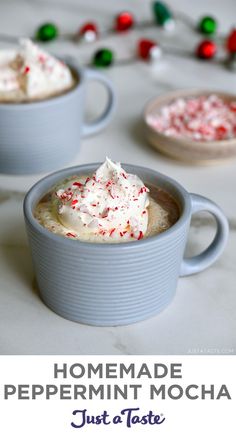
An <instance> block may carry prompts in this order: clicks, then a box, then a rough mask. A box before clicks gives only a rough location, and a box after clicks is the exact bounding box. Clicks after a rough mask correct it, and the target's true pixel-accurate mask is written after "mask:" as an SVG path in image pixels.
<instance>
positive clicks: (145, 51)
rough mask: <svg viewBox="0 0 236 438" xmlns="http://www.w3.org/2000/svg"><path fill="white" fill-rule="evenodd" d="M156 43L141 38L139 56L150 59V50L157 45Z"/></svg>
mask: <svg viewBox="0 0 236 438" xmlns="http://www.w3.org/2000/svg"><path fill="white" fill-rule="evenodd" d="M156 45H157V44H156V43H155V42H154V41H151V40H145V39H141V40H139V41H138V56H139V57H140V58H142V59H149V57H150V51H151V49H152V48H153V47H156Z"/></svg>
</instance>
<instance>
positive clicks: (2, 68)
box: [0, 39, 75, 101]
mask: <svg viewBox="0 0 236 438" xmlns="http://www.w3.org/2000/svg"><path fill="white" fill-rule="evenodd" d="M74 82H75V81H74V78H73V76H72V73H71V71H70V69H69V68H68V67H67V66H66V65H65V64H64V63H63V62H61V61H60V60H58V59H56V58H54V57H53V56H51V55H49V54H48V53H46V52H44V51H43V50H41V49H40V48H39V47H38V46H37V45H35V44H33V43H32V41H31V40H29V39H21V40H20V47H19V49H18V50H17V51H13V50H8V51H7V50H1V51H0V93H1V97H3V98H4V93H5V94H6V97H7V96H8V94H9V93H11V94H12V99H14V96H15V99H16V101H17V100H19V99H25V100H30V99H38V98H46V97H49V96H52V95H55V94H58V93H60V92H63V91H64V90H67V89H69V88H71V87H72V86H73V85H74ZM10 97H11V96H9V98H10Z"/></svg>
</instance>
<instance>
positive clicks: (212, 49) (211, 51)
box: [196, 40, 217, 59]
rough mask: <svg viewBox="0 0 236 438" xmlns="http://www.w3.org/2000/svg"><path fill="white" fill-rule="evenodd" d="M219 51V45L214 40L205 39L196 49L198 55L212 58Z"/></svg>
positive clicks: (203, 57)
mask: <svg viewBox="0 0 236 438" xmlns="http://www.w3.org/2000/svg"><path fill="white" fill-rule="evenodd" d="M216 52H217V45H216V44H215V43H214V41H211V40H204V41H202V42H201V43H200V44H199V46H198V47H197V50H196V55H197V56H198V58H201V59H212V58H214V56H215V54H216Z"/></svg>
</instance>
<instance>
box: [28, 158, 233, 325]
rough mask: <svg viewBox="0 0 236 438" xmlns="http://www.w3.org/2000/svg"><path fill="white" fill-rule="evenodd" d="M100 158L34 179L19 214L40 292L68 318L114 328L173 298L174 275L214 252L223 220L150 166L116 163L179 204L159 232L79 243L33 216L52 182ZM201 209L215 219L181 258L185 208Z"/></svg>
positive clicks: (224, 229)
mask: <svg viewBox="0 0 236 438" xmlns="http://www.w3.org/2000/svg"><path fill="white" fill-rule="evenodd" d="M99 165H100V163H97V164H89V165H83V166H78V167H73V168H69V169H64V170H60V171H58V172H56V173H53V174H51V175H49V176H47V177H46V178H44V179H42V180H41V181H39V182H37V183H36V184H35V185H34V186H33V187H32V188H31V190H30V191H29V192H28V194H27V195H26V197H25V201H24V215H25V222H26V228H27V233H28V238H29V243H30V247H31V251H32V257H33V264H34V269H35V273H36V278H37V283H38V287H39V290H40V295H41V297H42V299H43V301H44V302H45V303H46V304H47V306H48V307H50V308H51V309H52V310H54V311H55V312H56V313H58V314H59V315H62V316H63V317H65V318H68V319H70V320H73V321H77V322H81V323H86V324H92V325H99V326H114V325H123V324H130V323H134V322H136V321H139V320H142V319H145V318H148V317H150V316H153V315H156V314H157V313H158V312H160V311H161V310H163V309H164V308H165V307H166V306H167V305H168V304H169V303H170V302H171V300H172V299H173V297H174V295H175V291H176V287H177V281H178V278H179V276H185V275H191V274H195V273H197V272H200V271H202V270H203V269H206V268H208V267H209V266H210V265H212V263H214V262H215V261H216V260H217V258H218V257H219V256H220V254H221V253H222V251H223V249H224V247H225V244H226V241H227V237H228V222H227V219H226V217H225V216H224V214H223V212H222V211H221V209H220V208H219V207H218V206H217V205H216V204H215V203H214V202H212V201H210V200H209V199H207V198H204V197H202V196H200V195H196V194H189V193H188V192H187V191H186V190H185V189H184V188H183V187H182V186H181V185H180V184H179V183H177V182H176V181H174V180H173V179H171V178H169V177H167V176H165V175H162V174H160V173H158V172H156V171H154V170H151V169H147V168H144V167H139V166H133V165H125V164H124V165H123V166H124V168H125V170H126V171H127V172H129V173H134V174H137V175H138V176H139V177H140V178H141V179H142V180H143V181H144V183H145V184H146V185H149V184H151V185H156V186H158V187H161V188H163V189H164V190H166V191H168V192H169V193H170V194H171V195H172V196H173V197H174V198H175V199H176V201H177V202H178V204H179V206H180V211H181V213H180V217H179V219H178V221H177V222H176V223H175V224H174V225H173V226H172V227H170V228H169V229H168V230H166V231H164V232H163V233H161V234H159V235H156V236H152V237H148V238H146V239H142V240H139V241H132V242H128V243H118V244H98V243H89V242H80V241H78V240H70V239H68V238H65V237H62V236H59V235H56V234H53V233H52V232H50V231H48V230H47V229H45V228H43V227H42V226H41V225H40V224H39V223H38V221H37V220H36V219H35V218H34V214H33V212H34V208H35V206H36V205H37V203H38V202H39V200H40V199H41V198H42V197H43V195H44V194H45V193H47V192H48V191H49V190H50V189H51V188H52V187H53V186H54V185H55V184H56V183H57V182H58V181H60V180H63V179H64V178H66V177H68V176H70V175H76V174H78V175H79V174H82V175H88V174H91V173H93V172H94V171H95V170H96V169H97V168H98V166H99ZM201 210H206V211H208V212H209V213H211V214H212V215H213V216H214V217H215V219H216V235H215V238H214V239H213V242H212V243H211V244H210V245H209V247H208V248H207V249H206V250H205V251H203V253H201V254H199V255H198V256H196V257H193V258H187V259H186V258H184V250H185V246H186V241H187V237H188V231H189V226H190V220H191V216H192V214H193V213H195V212H198V211H201Z"/></svg>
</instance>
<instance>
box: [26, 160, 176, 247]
mask: <svg viewBox="0 0 236 438" xmlns="http://www.w3.org/2000/svg"><path fill="white" fill-rule="evenodd" d="M34 214H35V218H36V219H37V220H38V222H39V223H40V224H41V225H42V226H43V227H45V228H47V229H48V230H49V231H51V232H53V233H56V234H59V235H61V236H64V237H67V238H70V239H75V240H81V241H87V242H93V243H123V242H130V241H134V240H140V239H143V238H147V237H151V236H154V235H156V234H159V233H161V232H163V231H165V230H167V229H168V228H170V227H171V226H172V225H173V224H174V223H175V222H177V220H178V218H179V215H180V209H179V206H178V204H177V202H176V201H175V200H174V198H173V197H172V196H171V195H170V194H169V193H168V192H166V191H165V190H163V189H162V188H159V187H154V186H152V185H149V184H147V185H145V184H144V183H143V181H141V180H140V178H139V177H138V176H136V175H133V174H128V173H126V172H125V170H124V169H122V167H121V166H120V164H119V163H113V162H112V161H111V160H109V159H108V158H107V159H106V161H105V162H104V163H103V164H102V165H101V166H100V167H99V168H98V169H97V171H96V172H95V174H94V175H78V176H77V175H74V176H71V177H69V178H67V179H66V180H63V181H60V182H59V183H58V184H57V185H56V186H55V187H53V188H52V189H51V190H50V191H49V192H48V193H47V194H46V195H45V196H44V197H43V198H42V199H41V200H40V201H39V203H38V205H37V206H36V209H35V212H34Z"/></svg>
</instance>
